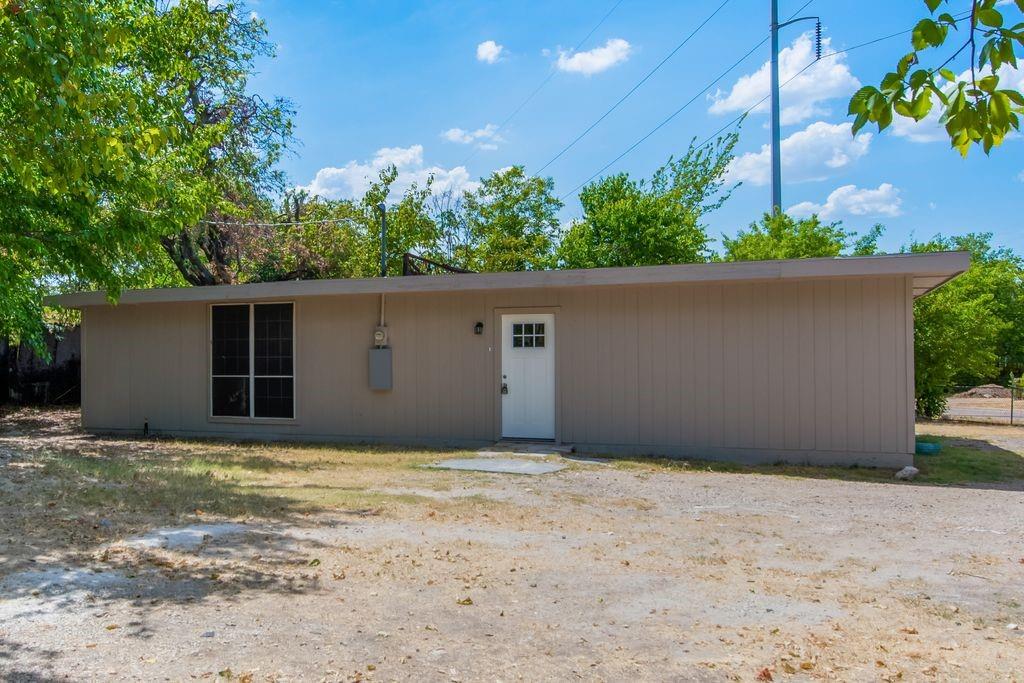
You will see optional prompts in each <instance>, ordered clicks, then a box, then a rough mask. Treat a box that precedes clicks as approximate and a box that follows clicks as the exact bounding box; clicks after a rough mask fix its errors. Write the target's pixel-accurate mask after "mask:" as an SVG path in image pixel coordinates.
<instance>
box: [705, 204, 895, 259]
mask: <svg viewBox="0 0 1024 683" xmlns="http://www.w3.org/2000/svg"><path fill="white" fill-rule="evenodd" d="M881 234H882V226H880V225H876V226H874V227H873V228H871V229H870V230H869V231H868V232H867V233H866V234H865V235H864V236H863V237H861V238H859V239H858V238H857V234H856V233H854V232H850V231H847V230H845V229H844V228H843V227H842V225H841V224H840V223H823V222H822V221H821V220H820V219H819V218H818V217H817V216H811V217H810V218H804V219H796V218H792V217H790V216H789V215H787V214H784V213H776V214H768V213H766V214H765V215H764V216H763V217H762V218H761V220H760V221H759V222H757V223H752V224H751V225H750V227H749V228H747V229H746V230H740V231H739V232H737V233H736V236H735V237H724V236H723V237H722V246H723V247H724V248H725V253H724V255H723V258H724V259H725V260H727V261H764V260H769V259H792V258H814V257H820V256H839V255H841V254H844V253H849V254H852V255H855V256H863V255H869V254H873V253H875V251H876V248H877V242H878V238H879V236H880V235H881Z"/></svg>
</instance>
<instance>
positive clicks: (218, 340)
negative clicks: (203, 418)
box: [210, 303, 295, 418]
mask: <svg viewBox="0 0 1024 683" xmlns="http://www.w3.org/2000/svg"><path fill="white" fill-rule="evenodd" d="M293 308H294V307H293V305H292V304H290V303H284V304H225V305H215V306H211V307H210V321H211V326H210V327H211V352H212V359H211V363H210V368H211V377H210V407H211V414H212V415H213V416H214V417H253V418H256V417H271V418H292V417H295V370H294V365H295V363H294V356H295V351H294V347H295V342H294V338H293V337H294V326H293V320H294V317H293V316H294V310H293Z"/></svg>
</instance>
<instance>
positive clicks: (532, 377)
mask: <svg viewBox="0 0 1024 683" xmlns="http://www.w3.org/2000/svg"><path fill="white" fill-rule="evenodd" d="M501 435H502V436H503V437H511V438H518V439H553V438H555V316H554V314H552V313H534V314H517V315H503V316H501Z"/></svg>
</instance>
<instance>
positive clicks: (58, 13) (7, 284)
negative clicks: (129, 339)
mask: <svg viewBox="0 0 1024 683" xmlns="http://www.w3.org/2000/svg"><path fill="white" fill-rule="evenodd" d="M157 21H159V18H158V16H157V14H156V12H155V10H154V9H153V8H152V5H151V4H150V3H147V2H143V1H142V0H65V1H63V2H42V1H25V2H7V3H3V4H2V5H0V73H3V78H0V117H2V118H3V120H4V121H5V122H7V123H6V124H5V126H4V132H3V133H2V134H0V291H2V292H3V296H0V334H8V335H12V336H15V337H22V338H26V339H29V340H34V341H38V340H39V338H40V332H41V329H42V327H41V321H42V313H41V304H40V301H41V296H42V293H43V291H44V289H45V287H46V284H47V283H46V282H45V281H44V279H43V278H44V277H57V278H76V279H81V280H86V281H89V282H94V283H96V284H98V285H100V286H102V287H105V288H106V289H107V290H108V291H110V292H112V293H116V292H117V291H118V290H119V289H120V288H121V287H122V286H123V284H124V283H123V279H122V274H123V273H122V272H120V271H119V270H118V269H117V268H115V267H114V264H118V263H127V262H131V261H132V260H133V259H134V258H136V256H137V255H138V254H140V253H145V252H147V251H148V250H150V249H151V248H152V245H153V244H154V243H155V237H156V231H155V228H154V226H152V225H151V224H148V223H146V222H142V221H139V220H138V217H137V216H131V215H129V214H127V209H128V207H132V206H137V205H138V204H140V203H144V202H148V201H152V200H153V199H154V198H155V197H156V196H157V194H158V191H159V187H160V177H159V175H158V174H157V173H156V172H155V168H154V164H155V161H156V160H157V159H158V158H159V157H160V156H161V155H162V154H163V153H164V152H165V150H166V149H167V147H168V145H169V144H172V143H173V142H174V139H175V134H176V132H175V127H174V121H173V120H172V119H171V118H169V117H168V116H167V112H166V111H165V110H164V109H162V107H161V106H160V105H161V101H160V98H159V93H155V92H154V91H153V90H151V89H150V88H148V87H147V84H146V83H143V82H141V81H140V80H139V79H138V78H137V77H136V74H137V71H138V68H139V65H140V64H142V63H144V62H145V60H146V59H147V58H148V56H149V46H148V45H147V42H146V37H147V36H148V35H149V34H150V32H151V30H152V27H153V25H154V23H155V22H157Z"/></svg>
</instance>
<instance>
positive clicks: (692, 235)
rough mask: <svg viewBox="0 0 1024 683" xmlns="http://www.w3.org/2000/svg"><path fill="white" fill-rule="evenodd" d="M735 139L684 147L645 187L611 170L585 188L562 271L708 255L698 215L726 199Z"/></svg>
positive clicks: (563, 251) (561, 255)
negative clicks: (723, 187) (726, 174)
mask: <svg viewBox="0 0 1024 683" xmlns="http://www.w3.org/2000/svg"><path fill="white" fill-rule="evenodd" d="M736 141H737V135H736V134H730V135H728V136H725V137H722V138H719V139H718V140H717V141H716V142H715V143H714V144H710V145H705V146H703V147H695V146H694V144H693V143H692V142H691V143H690V147H689V149H688V150H687V152H686V154H684V155H683V156H682V157H681V158H679V159H674V158H670V159H669V160H668V162H667V163H666V164H665V165H664V166H662V167H661V168H659V169H658V170H656V171H655V172H654V175H653V176H652V177H651V179H650V181H649V182H648V181H647V180H646V179H641V180H639V181H637V180H633V179H631V178H630V177H629V175H628V174H626V173H619V174H616V175H613V176H609V177H606V178H601V179H600V180H598V181H596V182H594V183H591V184H589V185H587V186H586V187H584V188H583V191H582V192H581V193H580V203H581V204H582V205H583V217H582V219H580V220H578V221H576V222H574V223H573V224H572V225H571V226H570V227H569V230H568V231H567V233H566V234H565V236H564V238H563V239H562V242H561V245H560V246H559V249H558V262H559V264H560V265H561V266H563V267H565V268H603V267H615V266H645V265H657V264H665V263H694V262H699V261H706V260H707V258H708V256H709V253H710V252H709V250H708V242H709V239H708V235H707V231H706V227H705V225H704V224H703V223H702V222H701V220H702V218H703V216H704V215H705V214H706V213H709V212H710V211H714V210H715V209H717V208H719V207H720V206H721V205H722V203H723V202H725V201H726V199H728V197H729V192H725V193H722V192H721V189H722V186H723V184H724V180H723V179H724V175H725V171H726V168H727V167H728V165H729V162H730V161H731V160H732V157H733V154H732V151H733V148H734V147H735V145H736Z"/></svg>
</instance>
